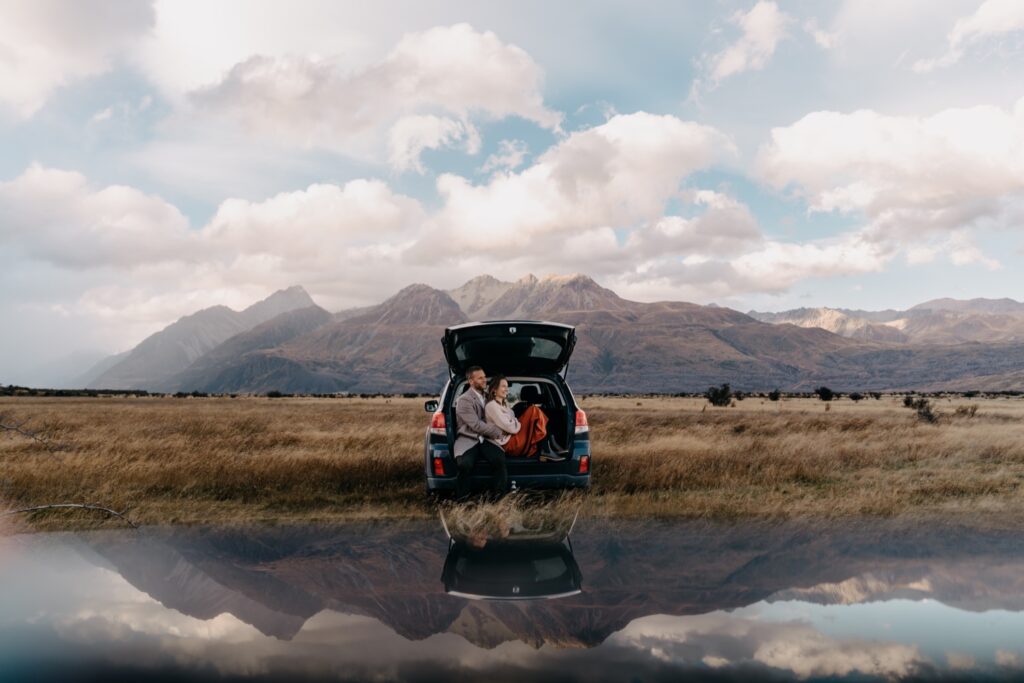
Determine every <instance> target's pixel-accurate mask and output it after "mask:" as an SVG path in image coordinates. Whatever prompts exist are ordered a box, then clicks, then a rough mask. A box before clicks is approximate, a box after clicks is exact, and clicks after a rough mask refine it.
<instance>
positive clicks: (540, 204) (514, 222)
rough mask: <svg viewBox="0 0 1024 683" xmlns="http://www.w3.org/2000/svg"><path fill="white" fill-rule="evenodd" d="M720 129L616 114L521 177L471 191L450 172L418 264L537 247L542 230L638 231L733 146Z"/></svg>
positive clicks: (559, 147) (575, 137) (571, 137)
mask: <svg viewBox="0 0 1024 683" xmlns="http://www.w3.org/2000/svg"><path fill="white" fill-rule="evenodd" d="M730 149H731V145H730V143H729V141H728V139H727V138H725V137H724V136H723V135H722V134H721V133H719V132H718V131H716V130H715V129H713V128H711V127H708V126H702V125H699V124H696V123H692V122H686V121H682V120H680V119H677V118H676V117H674V116H668V115H664V116H657V115H654V114H648V113H645V112H638V113H635V114H629V115H618V116H614V117H612V118H611V119H610V120H609V121H607V122H606V123H604V124H602V125H600V126H596V127H594V128H591V129H588V130H585V131H580V132H575V133H572V134H571V135H569V136H568V137H567V138H565V139H564V140H563V141H561V142H560V143H558V144H556V145H555V146H554V147H552V148H550V149H549V150H548V151H547V152H545V153H544V154H543V155H541V156H540V157H539V158H538V159H537V160H536V162H535V163H534V164H533V165H531V166H529V167H527V168H525V169H524V170H522V171H520V172H518V173H510V174H498V175H495V176H494V177H492V178H491V179H490V180H489V181H488V182H487V183H485V184H482V185H473V184H471V183H470V182H469V181H468V180H466V179H465V178H462V177H460V176H454V175H443V176H441V177H440V178H439V179H438V182H437V187H438V191H439V193H440V194H441V196H442V198H443V200H444V206H443V209H442V210H441V211H440V212H439V214H438V215H437V216H436V218H435V220H434V225H435V227H436V230H435V233H436V231H440V232H441V234H443V235H444V236H445V237H444V238H443V239H437V237H438V235H437V234H433V235H432V238H431V240H430V243H431V244H432V245H434V247H435V248H433V249H430V248H428V247H429V246H430V245H423V246H424V249H423V250H422V251H421V252H419V253H418V255H417V257H418V258H421V259H433V258H436V257H438V256H439V255H440V256H447V257H450V258H454V257H457V256H458V252H457V251H454V250H452V249H450V246H451V245H459V246H460V247H461V248H462V249H463V250H484V251H489V252H492V253H502V254H507V253H508V250H509V249H530V250H531V251H532V248H531V247H530V245H531V241H532V240H534V239H536V238H537V237H539V236H541V235H545V234H573V233H576V232H578V231H580V230H586V229H591V228H595V227H606V226H615V227H631V226H636V225H639V224H642V223H645V222H649V221H652V220H656V219H657V218H659V217H661V216H662V215H663V213H664V210H665V206H666V203H667V202H668V200H669V199H670V198H671V197H673V196H674V195H675V194H677V193H678V192H679V186H680V183H681V182H682V180H683V179H684V178H685V177H686V176H688V175H689V174H690V173H693V172H694V171H696V170H698V169H700V168H705V167H707V166H709V165H710V164H711V163H712V162H713V161H714V160H715V159H716V158H717V157H718V156H720V155H721V154H722V153H723V152H725V151H727V150H730Z"/></svg>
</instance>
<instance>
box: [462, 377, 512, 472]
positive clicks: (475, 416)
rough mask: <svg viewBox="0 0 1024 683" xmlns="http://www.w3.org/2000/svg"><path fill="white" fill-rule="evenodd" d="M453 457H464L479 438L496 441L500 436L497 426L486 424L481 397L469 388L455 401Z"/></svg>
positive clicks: (477, 392)
mask: <svg viewBox="0 0 1024 683" xmlns="http://www.w3.org/2000/svg"><path fill="white" fill-rule="evenodd" d="M455 427H456V431H455V434H456V436H455V457H456V458H457V457H459V456H460V455H464V454H465V452H466V451H468V450H469V449H470V448H472V447H473V446H475V445H477V444H478V443H480V438H481V437H483V438H491V439H497V438H498V437H500V436H501V435H502V433H503V432H502V431H501V428H500V427H498V426H497V425H492V424H487V418H486V415H485V413H484V401H483V396H482V395H481V394H480V392H479V391H477V390H476V389H474V388H472V387H470V388H469V389H467V390H466V391H465V392H464V393H463V394H462V396H459V398H458V399H456V401H455Z"/></svg>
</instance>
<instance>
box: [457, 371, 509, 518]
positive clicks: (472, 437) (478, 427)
mask: <svg viewBox="0 0 1024 683" xmlns="http://www.w3.org/2000/svg"><path fill="white" fill-rule="evenodd" d="M466 381H467V382H468V383H469V389H468V390H467V391H466V392H465V393H463V394H462V396H459V398H458V400H456V401H455V433H456V436H455V462H456V464H457V465H458V468H459V474H458V477H457V478H456V480H455V496H456V498H458V499H460V500H461V499H463V498H465V497H466V496H468V495H469V489H470V483H471V481H472V476H473V465H474V464H476V460H477V458H479V457H484V458H486V459H487V462H489V463H491V468H492V469H493V470H494V480H493V481H492V482H491V485H492V487H493V489H494V492H495V493H497V494H498V495H502V494H504V493H505V492H506V491H508V469H507V468H506V466H505V451H503V450H501V446H498V445H496V444H494V443H491V442H490V441H488V440H487V439H497V438H498V437H500V436H501V435H502V431H501V429H500V428H499V427H497V426H496V425H491V424H487V420H486V417H485V413H484V405H485V403H486V398H485V395H484V391H485V390H486V389H487V375H486V374H484V370H483V368H481V367H480V366H478V365H474V366H472V367H470V368H467V369H466Z"/></svg>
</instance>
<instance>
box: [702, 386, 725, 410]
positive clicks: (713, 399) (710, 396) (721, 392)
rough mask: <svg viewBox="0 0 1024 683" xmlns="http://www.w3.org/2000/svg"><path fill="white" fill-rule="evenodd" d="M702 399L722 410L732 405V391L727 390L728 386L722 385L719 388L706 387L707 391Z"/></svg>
mask: <svg viewBox="0 0 1024 683" xmlns="http://www.w3.org/2000/svg"><path fill="white" fill-rule="evenodd" d="M704 398H706V399H707V400H708V402H709V403H710V404H711V405H713V406H718V407H719V408H724V407H725V406H727V405H729V404H730V403H732V389H730V388H729V384H728V383H726V384H723V385H722V386H720V387H708V390H707V391H705V392H704Z"/></svg>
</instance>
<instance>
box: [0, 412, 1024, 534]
mask: <svg viewBox="0 0 1024 683" xmlns="http://www.w3.org/2000/svg"><path fill="white" fill-rule="evenodd" d="M933 402H934V404H935V406H936V408H937V410H938V411H939V412H940V413H941V415H942V417H941V418H940V420H939V422H938V424H927V423H924V422H922V421H920V420H919V419H918V418H917V416H916V414H915V413H914V411H912V410H909V409H907V408H904V407H903V405H902V397H900V396H889V395H887V396H884V397H883V398H882V399H881V400H873V399H866V400H863V401H861V402H859V403H856V404H855V403H854V402H852V401H850V400H849V399H845V398H844V399H841V400H838V401H833V402H831V403H824V402H822V401H819V400H817V399H783V400H782V401H780V402H777V403H773V402H771V401H768V400H766V399H759V398H748V399H746V400H744V401H741V402H739V403H737V405H736V406H735V407H728V408H713V407H711V406H709V405H708V404H707V403H706V401H704V400H703V399H696V398H665V397H659V398H601V397H587V398H584V399H582V401H581V405H582V407H583V408H584V409H585V410H586V411H587V414H588V417H589V421H590V425H591V438H592V439H593V455H594V469H593V489H592V491H591V492H590V494H589V495H588V496H586V497H585V500H584V504H583V509H584V514H587V515H592V516H648V515H649V516H660V517H664V516H687V517H715V518H745V517H772V518H783V517H796V516H816V517H837V516H842V517H846V516H859V515H885V516H892V515H916V514H925V515H931V514H941V515H950V514H952V515H968V514H969V515H1017V514H1024V488H1022V482H1024V399H1021V398H982V399H978V398H975V399H970V400H966V399H962V398H953V399H945V398H942V399H933ZM970 404H974V405H977V406H978V407H977V412H976V414H975V415H974V416H973V417H970V416H968V415H966V414H961V415H957V414H955V410H956V408H957V407H958V406H967V405H970ZM826 406H828V410H826ZM961 412H962V411H961ZM0 414H4V415H6V418H7V419H8V420H10V419H14V420H17V421H21V420H27V421H28V422H27V424H26V425H25V426H26V427H29V428H32V429H35V430H37V431H39V432H40V433H42V434H45V435H47V436H48V437H49V438H50V439H51V440H52V442H53V443H57V444H61V445H62V446H63V447H64V450H58V451H56V452H51V451H49V450H47V449H46V448H45V447H44V446H42V445H40V444H39V443H37V442H36V441H33V440H31V439H29V438H26V437H24V436H22V435H18V434H13V433H10V432H7V433H0V508H2V509H13V508H21V507H28V506H31V505H38V504H44V503H57V502H89V503H100V504H102V505H105V506H107V507H111V508H114V509H117V510H122V509H125V508H128V509H129V510H130V512H129V516H130V517H131V518H132V519H134V520H135V521H138V522H141V523H160V524H173V523H223V522H242V521H245V522H253V521H259V522H273V523H288V522H295V521H330V520H340V519H352V518H368V517H373V518H378V517H391V518H401V517H422V516H427V515H432V514H433V508H432V506H431V504H430V503H429V502H428V501H427V500H426V498H425V495H424V493H423V474H422V450H423V432H424V429H425V428H426V424H427V421H428V418H429V416H428V415H427V414H426V413H425V412H424V411H423V400H422V399H402V398H392V399H383V398H380V399H358V398H344V399H322V398H277V399H268V398H236V399H231V398H190V399H173V398H151V397H146V398H33V397H17V398H4V399H0ZM24 517H30V518H29V519H27V520H24V519H22V518H24ZM13 519H19V520H20V521H18V522H16V523H15V524H16V525H19V526H21V527H25V525H31V526H34V527H35V528H55V527H60V526H62V525H82V524H85V525H89V524H94V523H96V524H98V523H105V524H111V525H114V524H117V523H118V522H117V521H116V520H111V521H109V522H106V521H104V520H103V518H102V515H96V514H89V513H80V512H46V513H37V514H34V515H32V516H28V515H20V516H19V517H18V518H11V517H8V518H6V520H5V521H4V524H6V525H7V526H8V527H9V526H10V525H11V524H12V520H13Z"/></svg>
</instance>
